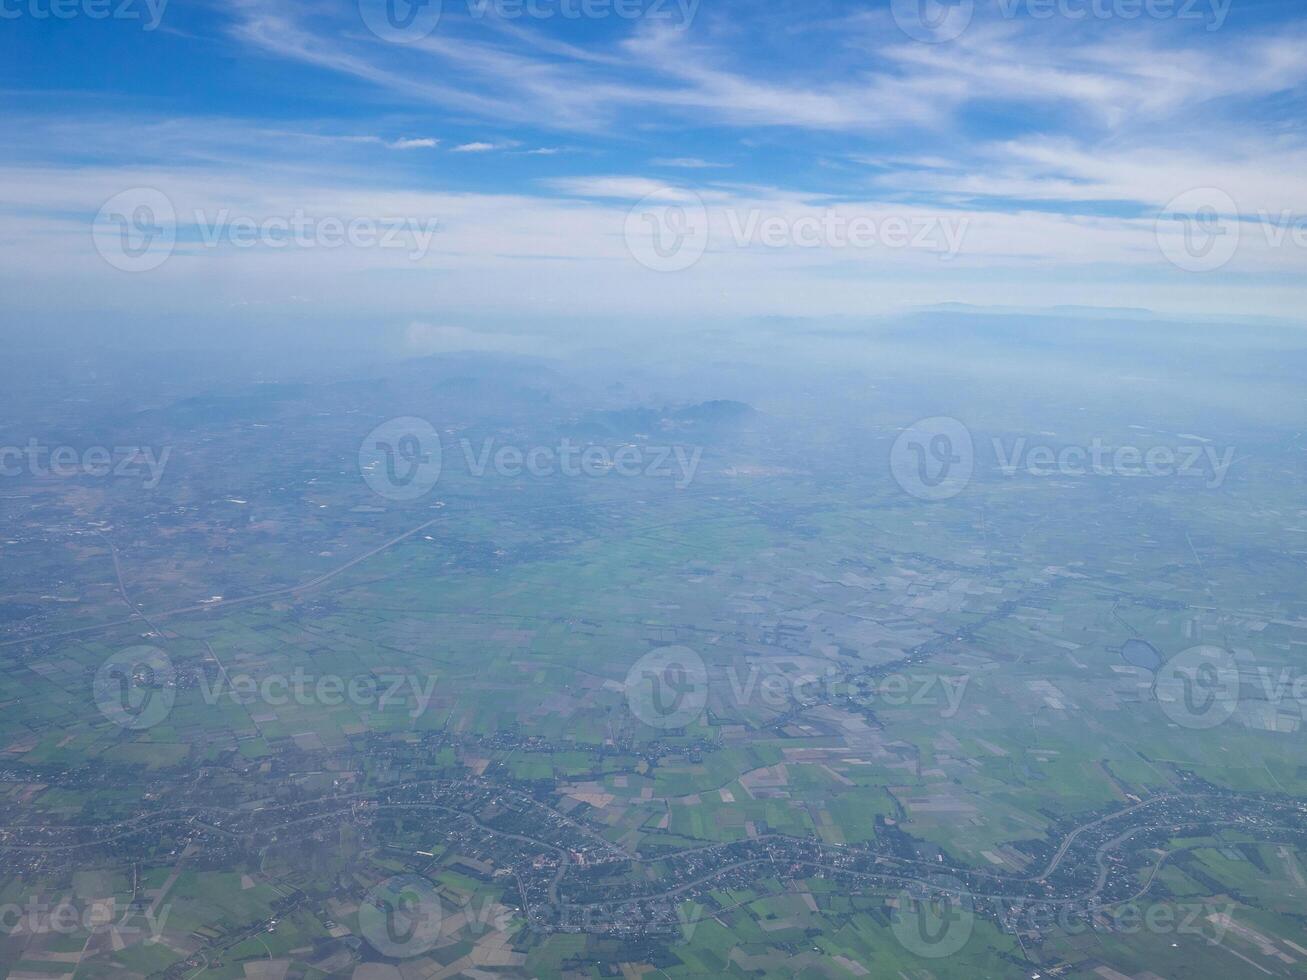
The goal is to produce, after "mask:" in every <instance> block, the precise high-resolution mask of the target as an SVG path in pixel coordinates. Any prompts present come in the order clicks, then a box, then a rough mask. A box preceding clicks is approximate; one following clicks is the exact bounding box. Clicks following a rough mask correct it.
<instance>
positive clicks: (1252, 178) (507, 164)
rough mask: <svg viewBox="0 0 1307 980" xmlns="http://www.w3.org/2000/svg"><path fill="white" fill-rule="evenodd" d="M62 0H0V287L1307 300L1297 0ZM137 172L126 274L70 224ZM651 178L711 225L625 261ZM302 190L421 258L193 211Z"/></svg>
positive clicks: (621, 296)
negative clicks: (263, 233) (408, 22)
mask: <svg viewBox="0 0 1307 980" xmlns="http://www.w3.org/2000/svg"><path fill="white" fill-rule="evenodd" d="M58 2H62V3H64V4H65V6H64V7H63V8H62V13H63V15H64V16H62V17H59V16H55V15H54V14H53V12H52V10H51V0H0V14H3V19H0V86H3V88H4V90H5V99H6V105H7V111H6V113H5V114H4V117H3V122H0V126H3V136H4V139H3V141H0V143H2V148H0V167H3V169H4V173H3V174H0V187H2V188H3V189H0V250H2V252H0V254H2V256H3V258H4V260H5V261H4V265H5V271H4V272H3V273H0V277H3V282H2V283H0V285H2V286H3V288H4V289H5V292H6V294H8V295H10V296H11V297H12V303H13V306H12V307H11V309H12V310H16V311H19V312H21V313H22V314H23V315H24V316H29V317H40V316H45V315H49V316H57V315H64V316H74V315H79V314H85V313H88V312H97V313H105V314H114V315H130V314H132V313H134V312H138V313H149V314H158V315H165V314H175V313H183V312H186V311H188V310H192V309H195V308H197V307H200V306H203V307H204V308H205V309H207V310H210V311H213V310H229V311H232V315H248V314H250V312H251V311H252V310H253V311H259V315H268V316H278V315H291V314H292V313H293V314H294V315H297V316H302V315H304V314H305V313H309V314H312V312H314V311H315V310H317V309H319V308H321V309H322V310H323V311H324V312H325V311H330V312H331V313H332V315H346V316H357V317H360V318H363V317H376V318H382V319H386V320H389V321H395V322H411V323H412V324H414V325H415V327H414V330H415V334H417V335H423V333H424V331H425V332H426V334H429V335H432V336H436V337H440V336H452V337H457V338H459V339H467V338H468V337H470V336H472V335H474V334H475V333H476V331H477V324H478V323H480V322H483V321H487V320H488V319H492V318H495V317H500V318H503V317H531V316H536V317H564V318H565V317H567V316H569V315H577V316H580V315H587V316H600V317H612V318H614V319H622V318H626V319H630V320H632V321H635V320H637V319H640V318H642V317H643V318H650V317H652V318H663V319H666V318H687V317H710V318H711V317H718V318H722V317H747V316H758V315H785V316H827V315H829V316H854V317H856V316H861V315H868V316H870V315H876V314H880V313H885V312H893V311H896V310H904V309H912V308H916V307H921V306H930V305H934V304H938V303H968V304H973V305H976V306H982V307H983V306H1005V307H1011V306H1020V307H1031V308H1044V307H1048V306H1053V305H1057V304H1071V305H1079V306H1105V307H1132V308H1144V309H1149V310H1154V311H1157V312H1159V313H1167V314H1179V315H1198V314H1229V315H1261V316H1273V317H1280V318H1286V319H1298V318H1299V317H1300V311H1301V310H1302V308H1303V305H1304V304H1303V299H1304V295H1303V294H1304V289H1303V282H1304V280H1303V273H1304V272H1307V261H1305V259H1307V247H1304V246H1307V242H1304V241H1302V239H1303V238H1304V237H1307V236H1303V235H1298V236H1295V233H1294V232H1295V230H1296V229H1298V228H1299V227H1300V225H1301V222H1302V221H1303V219H1304V216H1307V179H1305V178H1304V174H1307V139H1305V136H1307V134H1305V133H1304V121H1305V120H1307V113H1304V95H1305V94H1307V43H1305V42H1307V13H1305V12H1304V8H1303V7H1302V5H1301V4H1300V3H1297V2H1294V0H953V2H951V3H950V5H949V7H948V8H947V9H945V8H940V7H938V6H937V0H903V2H900V0H894V2H893V3H891V2H881V0H866V2H862V3H846V2H828V0H805V2H793V3H792V2H785V0H781V2H774V3H756V2H748V3H745V2H736V0H697V2H696V0H667V2H663V0H607V2H606V0H531V4H530V6H529V7H528V6H527V5H526V0H521V2H515V0H444V3H443V5H442V7H441V9H440V16H439V20H438V21H436V22H433V21H432V20H431V13H432V10H433V8H432V7H430V6H428V7H426V8H419V9H417V10H416V12H415V15H414V17H415V19H414V23H415V24H416V25H417V27H416V28H414V29H412V30H411V31H410V32H408V33H404V32H403V31H400V30H399V29H397V28H391V29H390V30H393V31H398V33H399V34H400V37H399V39H398V40H396V39H395V38H394V37H384V36H380V35H384V34H386V33H387V28H386V27H385V24H386V22H385V21H384V19H382V18H384V15H385V11H384V9H383V8H384V5H385V3H386V2H387V0H359V2H358V3H355V2H346V3H337V2H333V0H324V2H321V3H312V4H309V3H299V2H296V0H276V2H272V0H230V2H222V3H207V2H196V0H170V2H164V0H152V2H148V3H147V2H146V0H56V5H57V3H58ZM97 2H98V3H101V4H104V6H103V7H99V8H97V7H96V4H97ZM391 2H393V3H397V4H399V5H400V7H399V8H396V10H397V12H398V14H399V15H400V16H401V19H402V15H403V14H404V13H407V12H408V11H406V10H404V9H402V8H403V6H404V5H405V4H406V0H391ZM918 2H920V3H924V4H925V7H924V8H919V7H918ZM360 4H361V6H360ZM614 4H618V5H620V10H621V13H620V14H619V12H618V9H615V8H614ZM105 9H108V10H110V11H116V14H118V15H121V16H118V15H115V16H107V17H103V18H102V17H98V16H94V15H93V14H94V13H95V12H96V11H97V10H105ZM923 13H924V15H925V16H926V17H927V18H937V23H938V25H939V26H937V27H935V28H934V29H933V32H932V28H930V27H927V26H925V25H924V22H923V21H921V19H920V17H921V15H922V14H923ZM423 18H426V19H425V20H423ZM914 18H916V20H914ZM156 21H157V23H156ZM933 22H934V21H933ZM370 23H371V24H372V25H374V26H376V25H381V29H380V30H379V31H378V30H373V29H370V27H369V24H370ZM140 188H146V189H149V190H151V191H156V190H157V191H159V192H161V193H162V194H164V195H165V196H166V198H167V200H168V201H169V202H170V204H171V205H172V207H173V208H174V209H175V212H176V215H177V217H176V223H177V230H176V240H175V242H171V243H169V248H170V253H169V257H168V260H167V261H166V262H165V263H163V264H161V265H159V266H158V267H157V268H153V269H150V270H148V271H146V272H124V271H123V270H122V269H119V268H115V267H114V266H113V264H112V263H109V262H106V261H104V260H103V257H102V255H100V254H97V250H96V248H94V247H92V246H93V242H92V235H91V231H90V228H91V226H92V224H93V223H94V222H96V221H97V220H101V219H102V217H103V215H101V217H99V218H98V217H97V214H99V213H100V212H101V210H102V205H104V204H105V202H106V201H109V200H110V199H112V198H114V197H115V195H121V194H122V193H124V192H134V191H136V190H138V189H140ZM1193 189H1200V190H1203V192H1204V193H1203V194H1200V195H1199V196H1198V198H1195V199H1190V198H1186V199H1185V200H1187V201H1189V204H1188V205H1186V206H1192V207H1194V208H1199V207H1201V206H1202V205H1204V204H1205V203H1206V202H1207V201H1208V200H1209V198H1210V193H1209V192H1212V191H1214V192H1215V193H1216V194H1217V197H1216V198H1215V199H1214V200H1215V202H1216V203H1215V205H1214V207H1215V212H1219V213H1220V216H1219V218H1218V219H1214V220H1219V221H1221V222H1224V225H1223V226H1222V227H1221V229H1220V230H1221V233H1222V234H1223V235H1225V240H1226V241H1229V240H1230V239H1229V234H1228V233H1229V232H1231V231H1234V232H1236V233H1237V237H1238V248H1237V250H1235V251H1233V253H1232V254H1231V255H1230V256H1228V257H1224V258H1223V260H1222V261H1221V262H1220V264H1219V265H1215V266H1214V267H1210V268H1209V267H1202V268H1199V269H1197V270H1194V269H1186V268H1183V267H1179V266H1177V265H1176V263H1175V262H1174V261H1171V260H1170V259H1169V258H1168V250H1167V248H1166V247H1164V246H1163V245H1162V244H1161V243H1160V239H1159V231H1158V224H1159V215H1162V216H1163V218H1164V219H1165V220H1166V221H1167V222H1169V223H1166V224H1164V228H1163V231H1162V232H1161V233H1160V234H1161V236H1162V237H1166V238H1168V240H1170V239H1172V238H1174V235H1175V234H1177V233H1178V232H1179V231H1180V230H1182V225H1181V224H1179V223H1178V222H1176V221H1174V220H1172V219H1171V218H1169V217H1168V215H1169V212H1168V210H1167V209H1168V204H1169V202H1172V201H1173V200H1174V199H1176V198H1177V196H1178V195H1182V194H1184V193H1185V192H1191V191H1192V190H1193ZM1204 195H1206V196H1204ZM129 197H130V194H129ZM1195 201H1196V202H1197V203H1194V202H1195ZM650 202H652V203H650ZM650 207H652V208H654V209H655V213H654V214H653V215H652V217H649V218H648V219H647V222H646V221H644V215H643V214H642V213H641V211H640V209H642V208H650ZM669 208H670V209H674V210H676V211H677V214H676V215H674V216H673V217H674V218H675V219H676V220H677V221H680V220H682V217H683V213H688V214H689V215H690V218H691V220H699V216H702V217H703V220H705V221H706V225H705V232H704V234H705V240H704V241H703V242H702V243H699V244H700V245H701V251H702V253H703V254H702V256H701V257H700V256H698V254H697V253H696V255H695V256H694V258H693V261H691V262H689V264H688V265H686V267H684V268H681V267H680V266H681V265H682V264H683V263H680V262H674V263H672V265H673V266H674V267H672V268H665V267H661V268H660V267H655V268H651V267H650V265H651V263H650V262H648V261H642V260H641V249H642V248H643V245H642V244H641V243H639V242H635V243H632V241H631V236H632V234H633V233H634V234H637V235H638V234H640V229H641V228H644V227H645V226H646V224H647V227H648V228H649V229H651V231H650V233H651V234H653V233H654V232H653V229H655V228H656V227H658V222H665V221H667V220H668V212H667V209H669ZM633 209H634V212H635V213H636V214H637V216H638V217H639V218H640V219H641V220H636V221H634V222H633V221H632V214H633ZM685 209H688V212H687V211H685ZM300 213H305V214H307V215H309V216H310V217H311V218H312V219H313V220H321V219H322V218H324V217H327V216H333V217H339V218H341V219H343V220H350V219H351V218H355V217H358V216H364V217H368V216H370V217H372V218H374V219H376V220H378V221H381V220H387V221H389V220H395V221H398V220H399V219H401V218H402V219H404V221H405V222H406V225H405V227H406V228H407V229H408V230H410V231H411V230H412V229H413V228H416V227H418V226H419V225H421V226H422V227H427V225H426V224H424V223H425V222H428V221H432V222H435V223H436V224H435V225H433V226H432V227H436V228H438V230H437V231H435V233H434V235H433V237H432V238H431V241H430V243H429V244H428V247H427V248H425V249H424V250H422V254H421V255H420V256H417V255H415V250H388V249H381V248H367V247H361V248H356V247H353V246H350V247H346V248H336V249H326V248H316V249H315V248H304V249H297V248H292V249H289V250H288V249H285V248H268V247H262V246H264V245H266V244H267V243H266V242H260V243H256V244H255V245H254V247H234V246H233V245H232V244H231V243H230V242H229V241H228V240H227V238H226V237H225V233H223V232H220V231H214V227H215V225H216V224H221V223H222V222H225V221H229V220H230V219H231V217H232V216H241V217H248V218H249V219H250V220H251V221H253V222H254V223H256V224H258V223H261V222H263V221H265V220H266V219H269V218H272V217H276V216H291V215H295V214H300ZM768 219H775V220H776V221H777V222H780V223H781V224H783V225H784V231H783V232H778V237H777V238H776V240H775V241H774V242H771V243H768V242H766V241H764V240H763V235H764V233H765V229H766V227H767V226H766V222H767V221H768ZM860 219H865V220H866V221H867V222H870V224H868V225H867V227H869V228H870V227H874V228H876V229H877V231H875V232H873V233H872V234H871V238H873V239H874V240H869V241H864V242H863V243H862V244H861V245H858V246H852V245H850V244H849V242H848V240H847V239H848V235H847V228H848V224H849V222H853V221H856V220H860ZM805 220H806V221H808V222H809V226H808V227H806V228H802V229H801V230H802V233H796V232H795V228H796V222H797V223H799V225H800V226H801V225H802V222H803V221H805ZM886 221H892V222H899V223H901V224H903V225H904V226H905V227H907V228H909V229H910V230H911V233H910V234H909V235H908V236H907V237H908V238H915V239H918V242H917V245H920V246H921V247H917V245H913V244H911V243H906V244H905V243H903V242H894V241H892V240H890V239H888V238H887V237H886V236H885V235H884V230H885V228H886V227H887V226H886V225H885V222H886ZM206 225H207V228H206V227H205V226H206ZM932 228H933V229H934V233H932V232H931V231H930V229H932ZM813 229H817V230H816V231H814V230H813ZM832 229H834V230H832ZM949 230H951V231H952V232H954V233H956V239H957V240H956V241H955V242H954V243H953V244H954V245H956V247H955V248H953V247H946V245H945V242H946V241H947V240H950V238H949V235H947V234H945V232H946V231H949ZM809 232H810V233H812V235H813V236H814V237H813V240H812V241H806V242H805V241H803V238H804V234H805V233H809ZM406 233H407V232H406ZM918 233H919V234H918ZM1176 240H1178V239H1176ZM945 253H947V254H945ZM659 254H661V253H659ZM1204 261H1206V260H1205V259H1204ZM652 264H653V265H655V266H657V262H654V263H652ZM1198 264H1199V265H1200V266H1201V265H1203V263H1202V262H1200V263H1198ZM1208 264H1209V265H1212V263H1208ZM1183 265H1184V262H1183V260H1182V261H1181V266H1183Z"/></svg>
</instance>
